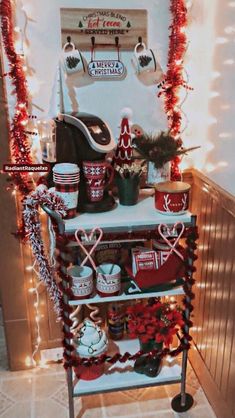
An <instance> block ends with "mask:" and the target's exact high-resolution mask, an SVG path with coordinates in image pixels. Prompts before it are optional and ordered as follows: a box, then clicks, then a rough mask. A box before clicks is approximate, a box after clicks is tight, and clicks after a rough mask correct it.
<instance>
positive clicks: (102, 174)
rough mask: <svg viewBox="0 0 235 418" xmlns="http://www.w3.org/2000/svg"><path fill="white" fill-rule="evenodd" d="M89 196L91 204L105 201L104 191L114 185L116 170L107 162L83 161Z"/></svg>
mask: <svg viewBox="0 0 235 418" xmlns="http://www.w3.org/2000/svg"><path fill="white" fill-rule="evenodd" d="M82 166H83V174H84V177H85V180H86V186H87V196H88V199H89V201H90V202H99V201H100V200H102V199H103V195H104V190H105V189H106V188H107V187H108V186H109V185H110V184H111V183H112V181H113V176H114V169H113V167H112V166H111V165H110V164H109V163H108V162H107V161H83V163H82Z"/></svg>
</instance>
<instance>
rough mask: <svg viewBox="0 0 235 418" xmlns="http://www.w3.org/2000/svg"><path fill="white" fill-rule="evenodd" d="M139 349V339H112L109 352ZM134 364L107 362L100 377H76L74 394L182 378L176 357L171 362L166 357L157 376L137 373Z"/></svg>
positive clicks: (78, 394) (132, 351) (154, 383)
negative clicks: (112, 363) (78, 378)
mask: <svg viewBox="0 0 235 418" xmlns="http://www.w3.org/2000/svg"><path fill="white" fill-rule="evenodd" d="M139 349H140V348H139V341H138V340H121V341H115V342H114V341H112V342H111V343H110V349H109V351H108V354H110V355H113V354H114V353H115V352H119V351H120V353H121V354H124V353H125V352H126V351H128V352H129V353H136V352H137V351H139ZM133 364H134V362H133V361H127V362H126V363H119V362H118V363H116V364H114V365H110V364H107V363H106V364H105V373H104V374H103V375H102V376H100V377H99V378H98V379H94V380H90V381H86V380H77V379H75V381H74V391H73V396H74V397H75V396H82V395H91V394H94V393H101V392H109V391H110V392H111V391H115V390H122V389H136V388H139V387H144V386H156V385H161V384H168V383H177V382H180V380H181V366H179V364H178V362H177V360H176V359H174V360H172V361H170V362H168V361H167V360H166V359H164V360H163V365H162V369H161V372H160V373H159V375H158V376H156V377H148V376H145V375H143V374H139V373H136V372H135V371H134V370H133Z"/></svg>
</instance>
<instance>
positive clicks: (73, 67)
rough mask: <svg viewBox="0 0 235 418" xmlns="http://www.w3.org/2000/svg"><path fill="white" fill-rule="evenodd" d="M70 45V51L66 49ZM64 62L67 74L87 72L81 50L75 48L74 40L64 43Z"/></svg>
mask: <svg viewBox="0 0 235 418" xmlns="http://www.w3.org/2000/svg"><path fill="white" fill-rule="evenodd" d="M68 47H70V48H72V49H69V50H68V51H66V49H67V48H68ZM62 62H63V66H64V69H65V71H66V72H67V74H73V73H77V72H79V73H84V72H85V65H84V61H83V57H82V54H81V52H80V51H78V50H77V49H76V48H75V45H74V44H73V43H72V42H67V43H66V44H65V45H64V47H63V55H62Z"/></svg>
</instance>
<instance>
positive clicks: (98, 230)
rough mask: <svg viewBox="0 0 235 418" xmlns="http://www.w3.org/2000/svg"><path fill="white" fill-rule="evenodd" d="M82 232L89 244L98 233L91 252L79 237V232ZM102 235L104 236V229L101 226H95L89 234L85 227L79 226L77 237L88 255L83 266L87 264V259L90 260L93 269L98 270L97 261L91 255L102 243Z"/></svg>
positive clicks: (80, 245)
mask: <svg viewBox="0 0 235 418" xmlns="http://www.w3.org/2000/svg"><path fill="white" fill-rule="evenodd" d="M81 233H82V235H83V237H84V238H85V240H86V242H87V243H88V244H89V242H91V241H92V239H93V238H94V237H95V235H96V241H95V244H94V245H93V247H92V248H91V250H90V252H88V251H87V249H86V247H85V246H84V245H83V243H82V241H81V240H80V238H79V234H81ZM102 237H103V231H102V229H101V228H93V229H92V230H91V232H90V234H89V235H88V234H87V233H86V231H85V229H83V228H78V229H77V231H76V232H75V238H76V240H77V243H78V245H79V247H80V248H81V249H82V251H83V252H84V253H85V254H86V257H85V258H84V260H83V262H82V263H81V266H84V265H85V264H86V262H87V260H89V261H90V263H91V265H92V267H93V269H94V270H95V271H96V270H97V267H96V265H95V262H94V260H93V258H92V257H91V255H92V254H93V252H94V251H95V249H96V247H97V245H98V244H99V243H100V241H101V239H102Z"/></svg>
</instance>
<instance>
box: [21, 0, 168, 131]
mask: <svg viewBox="0 0 235 418" xmlns="http://www.w3.org/2000/svg"><path fill="white" fill-rule="evenodd" d="M22 4H23V10H24V11H26V14H27V16H28V19H27V21H25V15H24V13H23V12H22V8H21V6H20V3H19V8H18V18H17V21H18V22H19V23H17V24H19V26H21V27H24V25H25V22H26V28H25V34H26V38H25V43H26V46H25V52H26V56H27V59H28V64H29V67H30V69H29V73H30V74H28V80H29V87H30V89H31V90H32V89H33V90H35V94H34V97H33V105H34V106H33V113H34V114H36V115H38V117H42V116H45V115H48V114H50V115H52V116H55V115H56V114H57V112H58V109H57V107H56V103H58V100H57V99H58V97H56V90H58V85H56V84H57V83H56V79H57V78H58V62H59V58H60V53H61V38H60V11H59V9H60V7H65V6H66V7H77V8H79V7H84V2H83V1H81V0H78V1H77V0H76V1H75V0H69V1H65V0H64V1H62V0H59V1H47V0H42V1H40V2H30V1H29V0H24V1H22ZM85 6H86V7H101V8H105V7H108V8H143V9H145V8H147V10H148V21H149V22H148V39H149V46H150V45H151V48H153V49H156V50H157V56H158V59H159V60H160V63H161V66H162V67H163V69H164V70H165V69H166V62H167V52H168V26H169V11H168V7H169V1H161V0H148V2H147V3H146V2H144V1H143V0H132V1H129V2H128V3H127V2H126V1H124V0H120V1H117V0H116V1H115V0H113V1H112V2H110V1H107V0H98V1H96V2H94V1H93V0H92V1H91V0H88V1H86V3H85ZM51 28H53V30H52V29H51ZM84 55H85V57H86V59H87V60H89V58H90V52H85V54H84ZM97 56H98V57H104V58H105V56H106V54H105V53H99V54H97ZM111 56H112V57H116V54H115V53H114V52H111V54H110V55H109V57H111ZM131 56H132V53H131V52H125V51H124V52H122V53H121V58H122V60H123V62H124V63H125V65H126V66H127V77H126V78H125V79H124V80H123V81H96V82H93V84H87V85H83V86H82V84H86V82H85V83H84V82H83V81H82V80H81V78H79V77H75V78H73V77H72V78H71V77H70V80H71V79H72V82H73V83H74V86H75V87H74V86H73V88H69V90H68V89H65V97H64V101H65V110H66V111H71V110H78V109H79V110H80V111H88V112H90V113H92V112H93V113H94V114H97V115H99V116H101V117H102V118H103V119H104V120H106V121H107V122H108V123H109V124H110V126H111V129H112V130H113V132H114V134H115V136H116V137H117V136H118V133H119V130H118V125H119V123H120V111H121V109H122V108H123V107H126V106H127V107H131V108H132V109H133V113H134V117H133V121H134V122H136V123H139V124H141V125H143V127H144V128H145V129H146V130H148V131H152V130H157V131H158V130H160V129H164V128H165V127H166V118H165V115H164V113H163V110H162V103H161V101H160V99H158V98H157V94H156V93H157V87H156V82H157V80H156V81H155V83H154V84H153V83H151V85H145V84H143V83H142V82H140V81H139V80H138V79H137V77H136V75H135V73H134V68H133V67H132V65H131ZM86 81H87V80H86ZM70 84H71V82H70ZM37 90H38V91H37Z"/></svg>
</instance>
